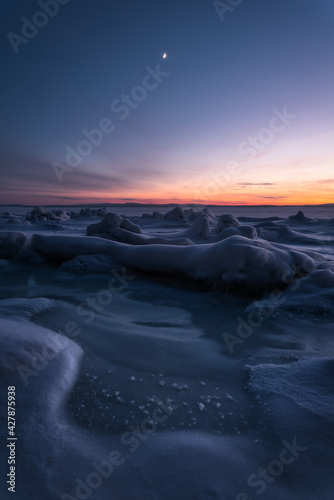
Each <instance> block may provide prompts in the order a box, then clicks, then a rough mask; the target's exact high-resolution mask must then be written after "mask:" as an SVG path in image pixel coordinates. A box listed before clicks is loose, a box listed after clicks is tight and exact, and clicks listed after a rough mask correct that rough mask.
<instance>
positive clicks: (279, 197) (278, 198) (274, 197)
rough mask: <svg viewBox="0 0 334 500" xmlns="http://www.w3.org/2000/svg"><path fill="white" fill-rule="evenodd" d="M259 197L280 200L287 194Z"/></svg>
mask: <svg viewBox="0 0 334 500" xmlns="http://www.w3.org/2000/svg"><path fill="white" fill-rule="evenodd" d="M259 198H265V199H269V200H280V199H282V198H286V196H260V197H259Z"/></svg>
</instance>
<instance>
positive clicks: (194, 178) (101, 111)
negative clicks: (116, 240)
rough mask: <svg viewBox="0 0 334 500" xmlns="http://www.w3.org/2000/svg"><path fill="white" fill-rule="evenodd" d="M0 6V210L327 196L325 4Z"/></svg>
mask: <svg viewBox="0 0 334 500" xmlns="http://www.w3.org/2000/svg"><path fill="white" fill-rule="evenodd" d="M0 13H1V16H0V26H1V37H0V53H1V58H2V65H3V72H2V78H1V82H0V85H1V92H0V100H1V109H2V113H1V140H0V147H1V153H0V155H1V156H0V158H1V167H0V168H1V183H0V204H10V203H13V204H27V205H42V204H44V205H47V204H64V205H68V204H76V203H77V204H79V203H80V204H82V203H123V202H142V203H203V204H218V205H220V204H221V205H262V204H263V205H268V204H273V205H305V204H320V203H334V196H333V195H334V168H333V167H334V165H333V160H334V98H333V89H334V64H333V53H334V30H333V21H334V2H333V1H332V0H280V1H279V2H278V1H275V0H226V2H225V1H217V0H216V1H211V0H182V1H181V0H168V1H167V2H166V1H162V0H147V1H140V0H135V1H132V0H113V1H110V0H95V1H93V0H57V1H56V0H40V1H28V0H24V1H23V0H22V1H20V0H11V2H2V4H1V7H0ZM164 54H166V57H165V58H164V57H163V55H164Z"/></svg>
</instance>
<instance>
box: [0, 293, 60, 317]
mask: <svg viewBox="0 0 334 500" xmlns="http://www.w3.org/2000/svg"><path fill="white" fill-rule="evenodd" d="M53 305H54V301H53V300H50V299H46V298H44V297H37V298H32V299H27V298H13V299H3V300H0V314H1V316H10V317H13V316H15V317H23V318H31V317H33V316H37V315H38V314H40V313H42V312H44V311H47V310H49V309H51V308H52V307H53Z"/></svg>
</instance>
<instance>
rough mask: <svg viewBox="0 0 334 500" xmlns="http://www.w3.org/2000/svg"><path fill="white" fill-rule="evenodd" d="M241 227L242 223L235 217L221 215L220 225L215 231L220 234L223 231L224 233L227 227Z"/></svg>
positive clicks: (218, 224)
mask: <svg viewBox="0 0 334 500" xmlns="http://www.w3.org/2000/svg"><path fill="white" fill-rule="evenodd" d="M239 225H240V222H239V221H238V219H237V218H236V217H234V215H231V214H225V215H221V216H220V217H219V218H218V223H217V225H216V227H215V231H216V233H220V232H221V231H223V229H225V228H227V227H235V226H239Z"/></svg>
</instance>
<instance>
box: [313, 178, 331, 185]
mask: <svg viewBox="0 0 334 500" xmlns="http://www.w3.org/2000/svg"><path fill="white" fill-rule="evenodd" d="M315 182H316V183H317V184H332V183H333V182H334V179H320V180H318V181H315Z"/></svg>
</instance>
